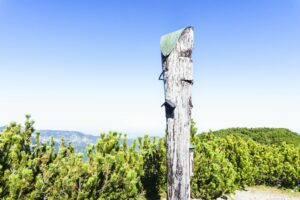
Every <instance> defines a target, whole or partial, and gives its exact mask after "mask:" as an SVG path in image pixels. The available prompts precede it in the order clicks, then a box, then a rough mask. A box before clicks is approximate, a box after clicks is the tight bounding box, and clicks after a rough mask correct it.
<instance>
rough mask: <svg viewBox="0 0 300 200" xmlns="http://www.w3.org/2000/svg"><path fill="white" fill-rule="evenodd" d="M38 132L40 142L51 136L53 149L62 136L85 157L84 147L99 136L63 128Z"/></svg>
mask: <svg viewBox="0 0 300 200" xmlns="http://www.w3.org/2000/svg"><path fill="white" fill-rule="evenodd" d="M4 129H5V126H2V127H0V133H1V132H2V131H3V130H4ZM38 131H39V132H40V142H42V143H50V139H51V137H53V139H54V144H55V150H56V152H57V151H58V148H59V146H60V143H61V139H62V138H64V141H65V144H68V143H69V142H71V143H72V145H73V147H74V148H75V151H76V152H81V153H83V155H84V160H85V159H86V147H87V146H88V145H89V144H95V143H96V142H97V140H98V139H99V138H100V136H94V135H88V134H85V133H82V132H79V131H63V130H38ZM34 138H35V133H34V134H33V135H32V138H31V140H32V142H34ZM132 141H133V139H128V141H127V144H128V145H130V144H131V143H132Z"/></svg>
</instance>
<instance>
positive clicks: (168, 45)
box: [160, 26, 191, 56]
mask: <svg viewBox="0 0 300 200" xmlns="http://www.w3.org/2000/svg"><path fill="white" fill-rule="evenodd" d="M187 28H191V27H190V26H189V27H185V28H183V29H180V30H177V31H174V32H172V33H168V34H165V35H163V36H161V38H160V50H161V52H162V54H163V55H164V56H168V55H169V54H170V53H171V52H172V50H173V49H174V48H175V46H176V43H177V41H178V39H179V37H180V36H181V34H182V32H183V31H184V30H185V29H187Z"/></svg>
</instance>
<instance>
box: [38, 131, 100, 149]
mask: <svg viewBox="0 0 300 200" xmlns="http://www.w3.org/2000/svg"><path fill="white" fill-rule="evenodd" d="M39 132H40V141H41V142H42V143H45V142H46V143H49V142H50V139H51V137H53V139H54V144H55V147H56V148H55V149H58V146H59V144H60V143H61V139H62V138H64V140H65V143H66V144H68V143H69V142H71V143H72V145H73V146H74V148H75V151H76V152H82V153H84V154H85V149H86V147H87V145H88V144H95V143H96V142H97V139H99V136H94V135H88V134H84V133H82V132H79V131H61V130H39ZM34 137H35V134H33V136H32V140H33V141H34Z"/></svg>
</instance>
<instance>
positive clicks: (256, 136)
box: [210, 128, 300, 147]
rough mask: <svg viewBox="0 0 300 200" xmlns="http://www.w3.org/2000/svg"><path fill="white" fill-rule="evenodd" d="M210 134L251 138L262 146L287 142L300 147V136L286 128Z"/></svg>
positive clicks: (235, 129)
mask: <svg viewBox="0 0 300 200" xmlns="http://www.w3.org/2000/svg"><path fill="white" fill-rule="evenodd" d="M210 133H213V134H214V135H215V136H218V137H226V136H227V135H237V136H239V137H242V138H244V139H249V138H251V139H252V140H254V141H256V142H258V143H261V144H268V145H272V144H275V145H281V143H282V142H285V143H287V144H294V145H296V146H298V147H300V135H299V134H297V133H295V132H293V131H290V130H289V129H285V128H228V129H221V130H218V131H213V132H212V131H211V132H210Z"/></svg>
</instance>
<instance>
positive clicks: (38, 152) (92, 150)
mask: <svg viewBox="0 0 300 200" xmlns="http://www.w3.org/2000/svg"><path fill="white" fill-rule="evenodd" d="M33 124H34V122H33V121H32V120H31V119H30V116H26V121H25V124H24V126H21V125H19V124H16V123H11V124H10V125H9V126H7V127H6V128H5V130H4V131H3V132H2V133H1V134H0V199H53V200H54V199H55V200H56V199H100V200H101V199H103V200H104V199H105V200H115V199H116V200H123V199H124V200H125V199H126V200H127V199H141V200H142V199H159V198H160V197H161V196H165V191H166V174H167V168H166V148H165V147H166V140H165V138H150V137H149V136H147V135H145V136H144V137H140V138H138V139H137V140H135V141H134V142H133V143H132V145H130V146H129V145H128V144H127V138H126V135H121V134H119V133H115V132H110V133H108V134H101V137H100V139H99V140H98V141H97V143H96V144H95V145H90V146H88V147H87V149H86V152H87V155H88V159H87V161H86V162H84V161H83V154H82V153H75V151H74V147H73V146H72V144H70V143H66V142H65V141H64V139H62V141H61V144H60V147H59V151H58V152H57V153H56V151H55V148H54V147H55V144H54V140H53V138H52V139H51V141H50V143H49V144H46V143H41V142H40V139H39V133H36V135H35V140H34V142H32V141H31V140H30V138H31V136H32V134H33V133H34V131H35V130H34V127H33ZM192 124H193V127H192V128H191V136H192V142H193V144H194V146H195V154H194V155H195V157H194V176H193V177H192V179H191V189H192V197H194V198H203V199H214V198H216V197H219V196H221V195H223V194H225V193H231V192H233V191H234V190H236V189H238V188H244V187H246V186H250V185H261V184H264V185H269V186H276V187H282V188H290V189H294V190H298V191H299V190H300V147H299V145H298V143H297V140H296V139H295V140H294V141H291V140H290V139H289V138H288V136H289V135H290V132H287V131H286V129H280V130H276V131H275V132H274V135H279V136H280V138H279V139H278V138H276V137H272V134H271V132H272V131H271V129H266V132H267V135H268V136H270V138H271V140H269V139H268V138H266V137H265V136H263V135H259V134H263V130H262V129H255V130H253V131H254V132H253V133H252V132H251V130H246V129H242V130H239V132H240V134H238V133H237V130H238V129H227V132H226V131H224V130H221V132H217V133H213V132H210V133H204V134H200V135H196V131H197V129H196V127H195V123H194V122H193V123H192ZM230 131H232V132H233V134H230ZM258 133H259V134H258ZM284 133H287V136H285V135H284ZM292 135H293V134H292ZM293 138H297V136H295V135H293ZM285 140H286V141H285Z"/></svg>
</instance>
